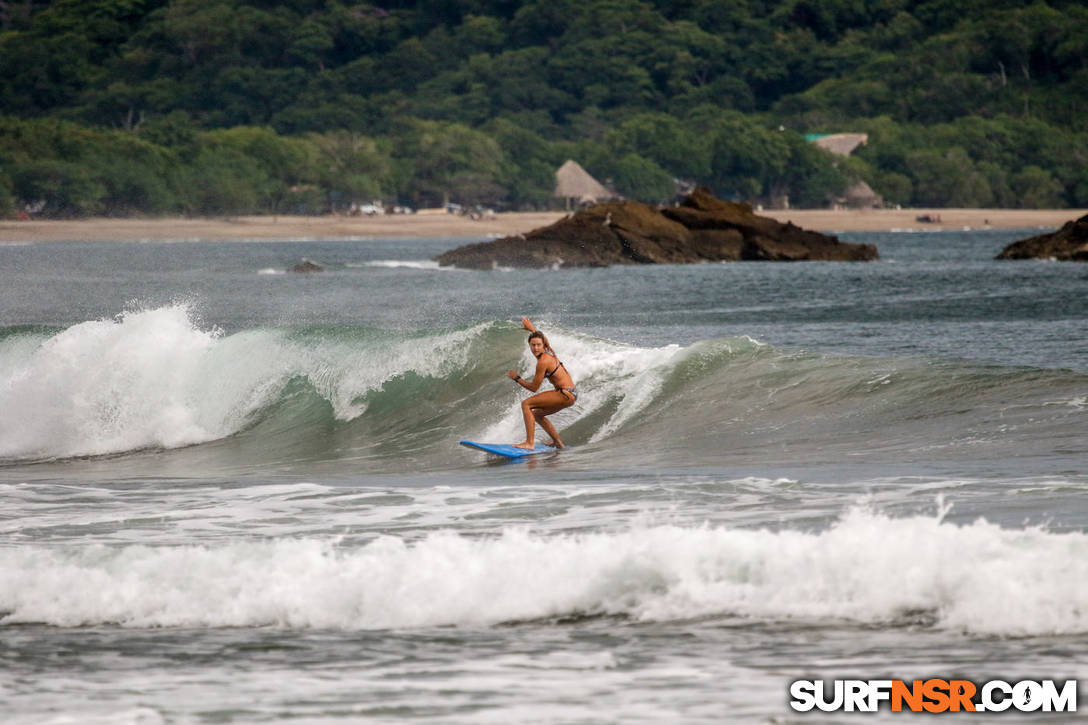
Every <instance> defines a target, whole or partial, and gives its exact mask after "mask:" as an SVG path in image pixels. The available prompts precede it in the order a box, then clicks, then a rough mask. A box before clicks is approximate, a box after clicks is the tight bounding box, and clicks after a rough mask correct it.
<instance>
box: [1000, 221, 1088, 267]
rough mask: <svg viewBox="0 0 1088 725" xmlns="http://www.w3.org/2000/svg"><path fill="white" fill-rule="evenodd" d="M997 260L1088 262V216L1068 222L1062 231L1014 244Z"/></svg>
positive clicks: (1003, 251)
mask: <svg viewBox="0 0 1088 725" xmlns="http://www.w3.org/2000/svg"><path fill="white" fill-rule="evenodd" d="M997 259H1057V260H1061V261H1066V262H1088V214H1085V215H1084V216H1082V217H1081V218H1080V219H1075V220H1073V221H1068V222H1066V223H1065V224H1064V225H1063V226H1062V228H1061V229H1059V230H1058V231H1056V232H1051V233H1049V234H1040V235H1039V236H1036V237H1028V238H1027V239H1021V240H1020V241H1018V242H1013V243H1012V244H1010V245H1009V246H1007V247H1005V249H1004V250H1002V252H1001V254H999V255H997Z"/></svg>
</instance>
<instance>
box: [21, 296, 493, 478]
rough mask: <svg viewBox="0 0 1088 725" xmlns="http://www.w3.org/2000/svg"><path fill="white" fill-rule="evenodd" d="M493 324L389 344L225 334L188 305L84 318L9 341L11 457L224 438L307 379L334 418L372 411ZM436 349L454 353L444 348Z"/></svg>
mask: <svg viewBox="0 0 1088 725" xmlns="http://www.w3.org/2000/svg"><path fill="white" fill-rule="evenodd" d="M486 327H487V325H479V326H477V327H474V328H471V329H469V330H463V331H455V332H451V333H446V334H439V335H436V336H432V337H426V338H418V339H417V338H410V339H400V340H396V341H394V342H392V343H389V344H382V343H380V342H376V343H373V344H365V343H361V342H360V341H359V340H357V339H349V340H344V341H337V340H335V339H331V340H318V341H314V340H294V339H292V338H291V337H290V336H289V335H288V334H286V333H283V332H280V331H275V330H253V331H247V332H242V333H238V334H236V335H231V336H224V335H222V334H221V333H220V332H219V331H217V330H202V329H200V328H199V327H198V326H197V325H196V324H195V323H194V322H193V320H192V319H191V313H190V309H189V308H188V306H187V305H184V304H176V305H170V306H166V307H161V308H157V309H150V310H136V311H130V312H126V313H124V314H122V315H119V316H118V317H117V318H116V319H113V320H97V321H92V322H84V323H81V324H78V325H75V326H73V327H70V328H68V329H67V330H64V331H63V332H61V333H59V334H57V335H55V336H53V337H51V338H49V339H46V340H44V341H42V340H40V339H35V338H32V337H27V336H22V337H18V338H13V339H11V340H8V341H5V342H4V344H3V345H0V457H10V458H36V457H66V456H80V455H100V454H106V453H115V452H124V451H132V450H138V449H141V448H148V447H165V448H174V447H179V446H185V445H192V444H195V443H202V442H206V441H210V440H216V439H219V438H223V437H225V436H228V435H231V434H233V433H235V432H237V431H239V430H241V429H242V428H243V427H244V426H246V425H247V424H248V423H249V422H250V420H251V416H252V415H253V414H254V413H255V412H256V411H257V410H259V409H261V408H262V407H264V406H266V405H268V404H269V403H270V402H271V401H272V400H274V399H275V397H276V396H277V395H279V394H280V393H281V392H282V390H283V389H284V387H285V386H286V385H287V383H288V382H289V381H290V380H291V379H292V378H296V377H301V378H305V379H307V380H308V381H309V382H310V383H311V384H312V385H313V387H314V388H315V389H316V390H317V392H318V393H319V394H320V395H321V396H323V397H324V398H325V399H326V400H328V401H329V402H330V403H331V404H332V407H333V411H334V414H335V415H336V416H337V417H338V418H340V419H342V420H350V419H352V418H355V417H357V416H358V415H361V414H362V413H363V412H364V411H365V410H366V405H365V403H364V402H363V401H362V400H361V397H362V396H363V395H365V394H366V393H367V392H369V391H372V390H376V389H378V388H380V387H381V386H382V384H383V383H384V382H386V381H387V380H390V379H392V378H393V377H395V376H397V375H399V374H402V373H404V372H407V371H414V372H416V373H417V374H419V375H422V376H427V375H443V374H448V373H449V372H450V371H452V370H454V369H456V368H457V367H458V366H461V365H464V364H465V362H466V359H467V355H468V350H467V347H468V346H467V345H466V344H464V343H465V342H467V341H468V340H470V339H471V338H472V337H473V336H475V335H477V334H478V333H479V332H481V331H482V330H484V329H485V328H486ZM436 346H438V347H440V348H441V349H445V350H447V351H448V352H447V354H444V355H435V354H434V350H435V348H436Z"/></svg>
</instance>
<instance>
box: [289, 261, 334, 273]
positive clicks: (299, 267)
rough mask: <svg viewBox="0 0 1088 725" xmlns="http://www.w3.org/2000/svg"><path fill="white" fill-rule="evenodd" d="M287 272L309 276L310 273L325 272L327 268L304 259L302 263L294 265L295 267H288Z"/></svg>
mask: <svg viewBox="0 0 1088 725" xmlns="http://www.w3.org/2000/svg"><path fill="white" fill-rule="evenodd" d="M287 271H288V272H300V273H302V274H307V273H309V272H324V271H325V268H324V267H322V266H321V265H320V264H318V263H316V262H311V261H310V260H308V259H303V260H302V261H301V262H299V263H298V264H296V265H294V266H293V267H288V268H287Z"/></svg>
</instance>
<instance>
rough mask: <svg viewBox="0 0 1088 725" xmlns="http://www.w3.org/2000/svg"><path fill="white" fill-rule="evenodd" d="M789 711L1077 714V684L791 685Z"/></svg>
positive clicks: (866, 682) (821, 682) (918, 682)
mask: <svg viewBox="0 0 1088 725" xmlns="http://www.w3.org/2000/svg"><path fill="white" fill-rule="evenodd" d="M790 697H791V698H792V699H791V700H790V707H792V708H793V709H794V710H796V711H797V712H808V711H810V710H814V709H815V710H820V711H823V712H836V711H843V712H876V711H878V710H879V709H880V708H881V706H882V705H883V704H885V703H887V704H888V705H889V706H890V707H891V710H892V712H902V711H904V710H906V711H909V712H930V713H941V712H1004V711H1006V710H1013V711H1019V712H1076V711H1077V681H1076V680H1065V681H1064V682H1062V684H1060V685H1059V684H1058V681H1056V680H1038V681H1036V680H1021V681H1020V682H1013V683H1010V682H1005V681H1004V680H990V681H989V682H984V683H982V684H981V685H978V684H976V683H974V682H971V681H970V680H941V679H936V678H934V679H929V680H911V681H910V682H907V681H904V680H832V681H831V682H826V681H824V680H796V681H795V682H792V683H791V684H790Z"/></svg>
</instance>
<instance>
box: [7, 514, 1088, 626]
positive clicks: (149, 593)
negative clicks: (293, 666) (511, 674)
mask: <svg viewBox="0 0 1088 725" xmlns="http://www.w3.org/2000/svg"><path fill="white" fill-rule="evenodd" d="M0 571H2V572H3V574H4V575H3V576H2V577H0V611H2V612H3V613H4V614H3V617H2V619H0V623H3V624H17V623H45V624H50V625H55V626H61V627H78V626H94V625H103V624H113V625H122V626H126V627H194V626H196V627H260V626H280V627H285V628H333V629H346V630H365V629H386V628H409V629H411V628H420V627H436V626H448V625H455V626H468V627H478V626H492V625H496V624H500V623H504V622H513V621H535V620H550V619H559V618H569V617H585V616H621V617H626V618H630V619H632V620H635V621H656V622H664V621H678V620H686V619H691V618H702V617H740V618H747V619H751V620H756V621H765V620H767V621H775V620H800V621H809V622H813V623H828V624H834V623H835V622H855V623H864V624H874V625H890V626H934V627H937V628H941V629H947V630H953V631H962V632H969V633H974V634H988V635H1007V636H1030V635H1048V634H1068V633H1081V632H1088V589H1085V587H1084V586H1083V582H1084V581H1085V580H1086V579H1088V535H1085V534H1081V533H1070V534H1055V533H1048V532H1047V531H1045V530H1042V529H1006V528H1001V527H999V526H996V525H993V524H989V523H987V522H985V521H982V520H979V521H976V522H975V523H973V524H970V525H955V524H951V523H948V522H945V521H944V520H943V519H942V516H941V515H939V514H938V515H934V516H914V517H905V518H892V517H889V516H886V515H884V514H880V513H875V512H872V511H869V510H864V509H855V510H851V511H849V512H847V513H846V514H845V515H844V516H843V517H842V518H841V520H839V521H838V522H837V523H836V524H834V525H833V526H832V527H831V528H829V529H826V530H823V531H817V532H806V531H796V530H781V531H770V530H764V529H759V530H750V529H733V528H724V527H707V526H703V527H695V528H691V527H679V526H653V527H647V528H638V529H632V530H629V531H624V532H617V533H606V532H601V533H586V534H577V535H556V536H545V535H540V534H535V533H533V532H531V531H529V530H527V529H521V528H516V529H507V530H505V531H503V532H502V534H501V535H499V536H496V537H491V538H471V537H467V536H462V535H458V534H456V533H453V532H446V531H443V532H436V533H432V534H430V535H429V536H427V537H426V538H424V539H421V540H419V541H416V542H414V543H409V542H406V541H404V540H402V539H400V538H397V537H394V536H382V537H380V538H377V539H375V540H373V541H372V542H371V543H369V544H367V545H364V546H362V547H358V548H340V547H339V546H338V545H337V542H336V541H335V540H314V539H278V540H271V541H259V542H241V543H235V544H229V545H217V546H184V547H157V548H154V547H146V546H125V547H120V548H114V547H107V546H102V545H98V546H80V547H40V546H25V547H19V548H8V549H2V550H0Z"/></svg>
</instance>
